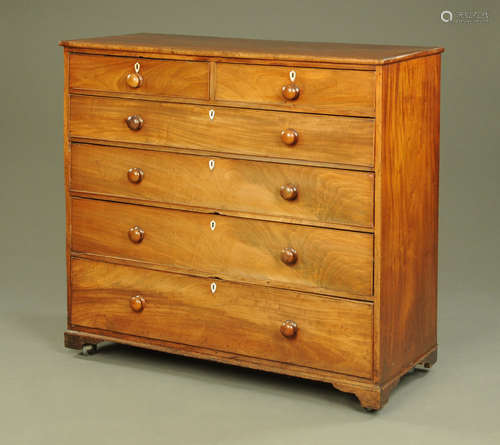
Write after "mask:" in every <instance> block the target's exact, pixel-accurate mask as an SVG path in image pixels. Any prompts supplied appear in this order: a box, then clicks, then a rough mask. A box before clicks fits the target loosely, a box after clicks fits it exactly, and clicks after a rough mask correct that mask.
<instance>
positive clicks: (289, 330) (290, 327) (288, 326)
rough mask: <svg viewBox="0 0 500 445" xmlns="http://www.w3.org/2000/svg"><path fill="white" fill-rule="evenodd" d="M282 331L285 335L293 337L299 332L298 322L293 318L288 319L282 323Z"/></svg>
mask: <svg viewBox="0 0 500 445" xmlns="http://www.w3.org/2000/svg"><path fill="white" fill-rule="evenodd" d="M280 332H281V335H283V337H287V338H290V337H293V336H295V334H296V333H297V323H295V322H294V321H293V320H286V321H284V322H283V323H282V324H281V327H280Z"/></svg>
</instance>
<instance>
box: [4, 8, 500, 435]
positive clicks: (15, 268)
mask: <svg viewBox="0 0 500 445" xmlns="http://www.w3.org/2000/svg"><path fill="white" fill-rule="evenodd" d="M442 10H451V11H453V12H459V11H471V10H472V11H487V12H488V23H485V24H457V23H443V22H442V21H441V18H440V14H441V11H442ZM499 12H500V11H499V8H498V3H497V2H495V1H493V0H492V1H480V2H477V1H474V2H473V1H472V0H469V1H468V2H467V1H456V2H451V1H439V0H438V1H429V0H426V1H419V2H401V1H380V2H373V1H368V0H367V1H360V0H350V1H349V2H341V1H333V0H325V1H323V0H321V1H320V0H316V1H315V0H311V1H308V2H306V1H297V0H287V1H281V0H280V1H272V0H267V1H261V0H254V1H237V0H233V1H226V0H224V1H218V0H212V1H207V2H201V1H193V0H183V1H168V0H162V1H159V0H157V1H152V0H142V1H137V0H136V1H132V0H120V1H117V0H116V1H105V0H100V1H95V0H87V1H73V0H57V1H55V0H48V1H45V2H39V1H23V0H17V1H15V2H9V3H4V4H3V5H2V8H1V15H0V39H1V42H2V52H1V57H0V86H1V97H2V100H1V107H0V131H1V139H0V140H1V161H2V164H1V174H0V186H1V187H0V197H1V198H0V199H1V201H0V203H1V207H0V209H1V210H0V216H1V218H0V229H1V230H0V234H1V237H2V239H1V254H0V261H1V264H0V266H1V267H0V292H1V299H0V303H1V309H0V352H1V354H2V355H1V359H0V362H1V365H0V442H2V443H6V444H7V443H8V444H15V443H24V444H31V443H33V444H45V443H51V444H58V443H63V442H70V441H71V443H73V444H80V443H82V444H83V443H92V442H94V443H98V444H107V443H110V444H111V443H113V444H114V443H120V444H122V445H125V444H129V443H130V444H132V443H138V442H139V441H141V442H142V443H147V444H155V443H165V442H167V443H169V442H171V443H182V444H195V443H204V444H226V443H227V444H246V443H259V444H279V443H285V442H286V443H288V444H294V443H297V444H313V443H320V442H321V443H325V442H326V443H329V442H330V441H331V442H333V441H337V440H338V441H341V440H349V441H350V443H358V442H359V443H361V442H366V441H370V443H379V441H380V443H382V442H383V443H385V444H387V443H400V442H402V441H404V442H405V443H421V442H422V441H424V440H425V442H426V443H440V444H444V443H448V441H449V442H450V443H454V444H462V443H463V444H470V443H481V444H490V443H491V444H493V443H499V442H500V427H499V426H498V419H497V418H498V409H497V408H498V406H497V404H498V399H499V396H500V391H499V387H500V377H499V374H498V368H499V366H500V327H499V326H500V325H499V323H498V315H499V312H500V293H499V290H498V289H499V288H500V253H499V250H500V242H499V241H500V205H499V196H498V195H499V192H500V181H499V173H498V165H499V163H500V147H499V140H500V134H499V123H498V121H499V118H500V112H499V103H500V94H499V92H500V88H499V86H498V80H499V79H500V58H499V57H498V50H499V41H500V32H499V26H498V13H499ZM135 32H159V33H172V34H195V35H214V36H221V37H243V38H262V39H280V40H299V41H331V42H334V41H338V42H350V43H379V44H402V45H427V46H442V47H444V48H445V52H444V53H443V55H442V80H441V92H442V94H441V171H440V209H439V212H440V216H439V324H438V326H439V330H438V342H439V355H438V363H437V365H436V366H435V368H433V369H432V370H431V371H430V372H429V373H424V372H419V373H414V374H412V375H410V376H408V377H407V378H405V379H403V380H402V383H401V385H400V386H399V387H398V388H397V389H396V390H395V391H394V393H393V395H392V396H391V400H390V402H389V403H388V405H387V406H386V407H385V408H384V409H383V410H382V411H381V412H380V413H376V414H374V415H367V414H366V413H364V412H363V411H362V410H360V408H359V406H358V403H357V401H356V400H355V399H354V398H353V397H352V396H350V395H347V394H343V393H340V392H338V391H334V390H333V389H332V388H331V387H330V386H329V385H326V384H321V383H313V382H307V381H301V380H299V379H292V378H287V377H283V376H276V375H272V374H265V373H259V372H254V371H249V370H242V369H238V368H233V367H229V366H223V365H217V364H212V363H208V362H201V361H196V360H191V359H186V358H179V357H174V356H170V355H166V354H159V353H155V352H151V351H142V350H138V349H133V348H128V347H124V346H116V347H110V348H107V349H106V350H103V351H102V352H101V353H100V354H98V355H96V356H92V357H89V358H82V357H81V356H79V355H78V353H77V352H76V351H73V350H65V349H64V347H63V332H64V329H65V325H66V285H65V272H66V269H65V251H64V249H65V209H64V171H63V129H62V125H63V51H62V48H60V47H59V46H57V43H58V41H59V40H62V39H73V38H83V37H93V36H102V35H116V34H124V33H135ZM417 381H418V382H417Z"/></svg>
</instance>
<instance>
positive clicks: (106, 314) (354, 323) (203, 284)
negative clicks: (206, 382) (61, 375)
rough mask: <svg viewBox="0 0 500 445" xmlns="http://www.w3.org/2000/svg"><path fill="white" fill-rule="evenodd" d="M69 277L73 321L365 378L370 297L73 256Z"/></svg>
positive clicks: (370, 327)
mask: <svg viewBox="0 0 500 445" xmlns="http://www.w3.org/2000/svg"><path fill="white" fill-rule="evenodd" d="M71 283H72V292H71V294H72V304H71V323H72V324H73V325H77V326H82V327H89V328H97V329H105V330H108V331H114V332H121V333H124V334H130V335H136V336H140V337H144V338H153V339H159V340H166V341H171V342H175V343H182V344H189V345H194V346H202V347H207V348H211V349H216V350H220V351H226V352H233V353H237V354H243V355H247V356H252V357H259V358H264V359H268V360H274V361H279V362H285V363H293V364H298V365H303V366H308V367H311V368H317V369H324V370H331V371H336V372H341V373H346V374H351V375H356V376H359V377H371V373H372V341H373V338H372V332H373V308H372V304H371V303H366V302H356V301H349V300H342V299H336V298H330V297H321V296H315V295H310V294H306V293H300V292H291V291H286V290H280V289H271V288H266V287H262V286H253V285H244V284H236V283H230V282H226V281H221V280H216V281H213V280H209V279H207V278H194V277H189V276H183V275H177V274H172V273H167V272H158V271H152V270H145V269H140V268H134V267H129V266H119V265H114V264H108V263H101V262H94V261H89V260H82V259H75V258H73V259H72V263H71ZM212 283H215V284H216V290H215V292H212V290H211V284H212ZM136 296H139V297H140V298H139V299H138V298H135V299H134V300H133V303H134V308H135V311H134V310H133V309H132V307H131V299H132V298H133V297H136ZM141 298H142V299H141ZM138 300H139V301H138ZM287 320H291V321H293V322H295V324H296V328H297V329H296V333H293V331H292V332H289V333H291V334H293V335H292V336H291V337H285V336H283V335H282V334H281V332H280V328H281V326H282V323H283V322H284V321H287Z"/></svg>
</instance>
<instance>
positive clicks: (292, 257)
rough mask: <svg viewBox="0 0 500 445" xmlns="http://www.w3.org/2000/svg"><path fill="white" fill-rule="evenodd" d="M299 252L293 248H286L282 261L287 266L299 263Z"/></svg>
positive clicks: (283, 251)
mask: <svg viewBox="0 0 500 445" xmlns="http://www.w3.org/2000/svg"><path fill="white" fill-rule="evenodd" d="M297 259H298V257H297V251H296V250H295V249H294V248H293V247H285V248H284V249H283V250H282V251H281V261H283V262H284V263H285V264H286V265H288V266H291V265H292V264H295V263H296V262H297Z"/></svg>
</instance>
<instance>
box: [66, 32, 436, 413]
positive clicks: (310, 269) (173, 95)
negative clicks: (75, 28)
mask: <svg viewBox="0 0 500 445" xmlns="http://www.w3.org/2000/svg"><path fill="white" fill-rule="evenodd" d="M61 45H63V46H64V57H65V108H64V110H65V126H64V154H65V177H66V216H67V248H66V255H67V274H68V329H67V331H66V332H65V344H66V346H67V347H71V348H77V349H79V348H83V349H84V351H85V352H93V351H95V350H96V349H97V348H96V345H97V344H98V343H99V342H102V341H114V342H119V343H126V344H131V345H135V346H141V347H145V348H151V349H156V350H160V351H165V352H170V353H176V354H182V355H187V356H192V357H198V358H204V359H209V360H215V361H220V362H224V363H229V364H234V365H239V366H245V367H250V368H256V369H262V370H266V371H272V372H278V373H283V374H289V375H295V376H299V377H304V378H308V379H314V380H320V381H325V382H328V383H331V384H332V385H333V386H334V387H335V388H337V389H340V390H342V391H346V392H351V393H354V394H355V395H356V396H357V397H358V399H359V400H360V402H361V404H362V405H363V406H364V407H365V408H367V409H379V408H381V407H382V406H383V405H384V403H385V402H386V401H387V399H388V396H389V393H390V392H391V390H392V388H394V386H395V385H396V384H397V383H398V381H399V379H400V378H401V376H402V375H404V374H405V373H407V372H408V371H409V370H411V369H412V368H413V367H415V366H416V365H418V364H423V365H424V366H425V367H430V366H431V365H432V364H433V363H434V362H435V361H436V351H437V341H436V307H437V291H436V283H437V213H438V199H437V198H438V170H439V96H440V58H441V54H440V53H441V52H442V49H441V48H420V47H403V46H380V45H348V44H333V43H328V44H327V43H297V42H280V41H258V40H243V39H222V38H210V37H188V36H176V35H158V34H134V35H125V36H116V37H106V38H92V39H84V40H71V41H64V42H61Z"/></svg>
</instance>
